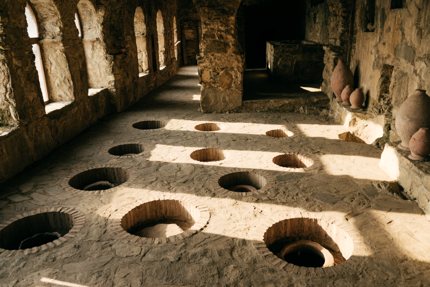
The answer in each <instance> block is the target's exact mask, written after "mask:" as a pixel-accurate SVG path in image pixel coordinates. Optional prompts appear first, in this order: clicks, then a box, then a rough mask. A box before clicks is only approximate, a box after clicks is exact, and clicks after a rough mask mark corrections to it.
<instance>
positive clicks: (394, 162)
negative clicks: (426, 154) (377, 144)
mask: <svg viewBox="0 0 430 287" xmlns="http://www.w3.org/2000/svg"><path fill="white" fill-rule="evenodd" d="M408 155H409V151H404V150H401V149H399V148H397V147H393V146H391V145H389V144H386V145H385V147H384V151H383V152H382V155H381V161H380V163H379V166H380V167H381V168H382V169H384V170H385V172H387V173H388V175H389V176H390V177H392V179H393V180H397V181H398V182H399V184H400V185H401V186H402V187H403V188H404V190H405V192H406V194H408V195H409V196H410V197H411V198H412V199H413V200H414V201H416V202H417V204H418V206H419V207H420V208H421V209H422V210H423V211H424V213H425V214H426V215H427V217H428V218H429V219H430V162H429V161H427V162H420V161H413V160H410V159H409V158H408Z"/></svg>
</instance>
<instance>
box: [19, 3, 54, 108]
mask: <svg viewBox="0 0 430 287" xmlns="http://www.w3.org/2000/svg"><path fill="white" fill-rule="evenodd" d="M25 18H26V19H27V34H28V37H29V38H30V40H31V44H32V50H33V54H34V57H35V60H34V64H35V66H36V70H37V75H38V77H39V85H40V90H41V92H42V97H43V101H44V102H45V103H48V102H49V95H48V86H47V83H46V76H45V67H44V66H43V59H42V51H41V49H40V45H39V40H40V38H39V25H38V23H37V18H36V14H35V13H34V11H33V8H31V6H30V4H28V3H27V5H26V6H25Z"/></svg>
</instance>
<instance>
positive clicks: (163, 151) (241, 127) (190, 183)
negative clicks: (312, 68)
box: [0, 67, 430, 286]
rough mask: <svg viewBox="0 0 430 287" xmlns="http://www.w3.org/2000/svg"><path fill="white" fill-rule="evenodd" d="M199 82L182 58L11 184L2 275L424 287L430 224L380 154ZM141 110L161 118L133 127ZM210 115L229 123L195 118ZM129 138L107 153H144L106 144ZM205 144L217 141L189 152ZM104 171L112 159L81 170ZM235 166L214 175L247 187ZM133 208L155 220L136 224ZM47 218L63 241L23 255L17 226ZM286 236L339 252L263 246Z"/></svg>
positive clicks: (428, 280) (46, 281) (10, 279)
mask: <svg viewBox="0 0 430 287" xmlns="http://www.w3.org/2000/svg"><path fill="white" fill-rule="evenodd" d="M199 90H200V87H199V85H198V76H197V70H196V69H195V68H191V67H188V68H183V69H181V70H180V72H179V74H178V75H177V76H176V77H175V78H174V79H173V80H172V81H170V82H169V83H167V84H166V85H165V86H164V87H162V88H161V89H159V90H157V91H156V92H154V93H152V94H151V95H149V96H148V98H147V101H145V102H142V103H140V104H139V105H136V106H135V107H134V108H133V109H132V110H129V111H127V112H124V113H121V114H118V115H115V116H112V117H110V118H106V119H105V120H103V121H101V122H100V123H98V124H97V125H96V126H94V127H92V128H90V129H89V130H87V131H86V132H84V133H83V134H82V135H80V136H79V137H77V138H76V139H75V140H73V141H72V142H71V143H69V144H67V145H65V146H63V147H61V148H59V149H58V150H57V151H55V152H54V153H52V154H51V155H50V156H48V157H47V158H46V159H45V160H44V161H43V162H40V163H38V164H36V165H35V166H33V167H32V168H30V169H29V170H28V171H26V172H24V173H22V174H21V175H19V176H18V177H16V178H15V179H13V180H11V181H10V182H8V183H7V184H4V185H2V186H1V193H0V194H1V195H0V196H1V197H0V244H1V247H2V248H6V247H7V248H9V249H12V250H6V249H0V286H429V285H430V232H429V230H430V222H429V221H427V220H426V218H425V216H424V215H423V214H422V211H421V210H420V209H419V208H418V207H417V205H416V204H415V203H414V202H412V201H409V200H405V199H402V197H401V196H399V195H398V193H399V190H398V189H397V187H396V185H394V184H388V183H387V182H388V181H389V180H390V179H389V178H388V176H387V175H385V173H384V172H383V171H382V170H381V169H380V168H379V167H378V163H379V158H380V154H381V151H380V150H378V149H376V148H374V147H372V146H369V145H366V144H362V143H354V142H345V141H341V140H339V138H338V134H340V133H342V132H345V131H346V128H345V127H343V126H341V125H336V124H334V123H332V122H331V121H329V120H328V119H327V118H325V117H323V116H318V115H304V114H293V113H274V112H272V113H263V112H262V113H235V114H202V113H200V112H199ZM142 121H155V122H143V123H140V124H137V125H136V126H137V127H140V128H152V129H137V128H134V127H133V124H135V123H138V122H142ZM202 123H212V125H205V126H203V127H204V128H206V129H211V128H212V129H214V128H215V127H217V128H219V130H218V131H198V130H196V129H195V128H194V127H195V126H196V125H198V124H202ZM214 124H216V125H214ZM156 127H162V128H159V129H155V128H156ZM270 130H281V131H283V132H284V134H285V135H286V136H285V137H270V136H267V135H266V132H267V131H270ZM273 133H274V134H275V135H279V134H282V132H279V131H277V132H273ZM121 144H134V145H132V146H128V147H122V148H117V149H116V150H114V151H113V153H119V154H121V153H126V154H128V153H130V152H139V151H142V150H143V152H141V153H139V154H135V155H132V156H130V155H128V156H115V155H112V154H110V153H109V152H108V151H109V150H110V149H111V148H112V147H115V146H117V145H121ZM204 148H213V149H211V150H209V151H199V152H195V151H196V150H200V149H204ZM115 151H116V152H115ZM118 151H119V152H118ZM111 152H112V150H111ZM193 152H195V153H193ZM192 153H193V157H194V158H196V159H200V160H211V159H222V158H224V159H223V160H218V161H205V162H201V161H197V160H193V159H192V158H191V157H190V155H191V154H192ZM277 156H280V157H278V158H277V160H275V162H277V163H280V164H283V165H290V167H282V166H279V165H276V164H275V163H274V162H273V158H275V157H277ZM294 166H296V167H297V168H293V167H294ZM94 168H107V169H97V170H95V171H90V172H87V173H84V174H80V173H82V172H85V171H86V170H91V169H94ZM236 172H245V173H241V174H239V175H233V176H229V177H226V178H223V180H221V181H220V182H221V183H222V184H223V185H225V186H227V187H230V188H232V187H234V188H233V189H236V190H239V191H244V190H250V191H249V192H237V191H230V190H228V189H224V188H222V187H221V186H220V185H219V182H218V181H219V180H220V178H221V177H223V176H225V175H227V174H230V173H236ZM78 174H79V175H78ZM76 175H78V177H75V176H76ZM106 178H107V179H106ZM121 182H123V183H122V184H120V185H117V186H116V187H114V188H110V189H107V188H108V187H110V186H109V185H116V184H119V183H121ZM70 183H71V184H72V185H73V186H74V187H77V188H81V189H82V188H85V189H92V190H80V189H77V188H74V187H72V186H71V185H70ZM250 185H251V187H250ZM252 186H253V187H252ZM100 189H101V190H100ZM400 195H401V194H400ZM161 200H163V201H161ZM145 203H146V205H143V207H141V208H137V209H134V210H133V208H135V207H137V206H140V205H141V204H145ZM42 212H48V213H50V214H51V215H52V214H54V215H52V216H47V217H46V218H45V217H40V216H39V217H37V214H40V213H42ZM129 212H130V213H129ZM139 216H145V218H146V219H148V220H149V221H150V224H148V225H147V226H137V225H139V224H137V223H138V221H139ZM20 218H23V219H22V220H21V221H19V222H18V223H16V221H14V220H19V219H20ZM306 218H310V219H309V220H307V219H306ZM311 219H314V220H311ZM26 220H27V221H26ZM157 220H158V221H157ZM163 220H164V221H163ZM283 220H286V221H284V222H283V223H281V224H278V225H275V226H274V225H273V224H275V223H277V222H279V221H283ZM136 222H137V223H136ZM156 223H163V225H159V226H158V227H157V226H152V225H154V224H156ZM175 223H176V224H177V225H179V226H180V227H181V229H178V226H177V225H176V224H175ZM284 223H285V224H284ZM136 224H137V225H136ZM172 224H173V225H172ZM40 226H48V227H53V226H56V227H58V228H57V229H58V230H47V231H49V232H50V234H48V235H49V236H55V234H51V233H53V232H57V233H60V235H63V234H64V236H63V237H60V239H57V240H55V241H53V242H51V243H48V244H44V245H42V246H39V247H34V248H27V249H23V250H14V249H17V247H16V246H19V245H22V244H25V242H24V241H22V238H20V233H21V234H22V233H25V232H27V231H28V230H31V229H34V228H36V229H37V227H40ZM271 226H272V228H270V227H271ZM123 227H125V228H126V229H129V227H130V228H131V227H133V228H135V229H136V230H134V232H135V234H136V233H137V234H140V235H142V234H156V236H157V237H158V236H161V235H162V234H163V233H164V234H167V236H169V235H172V236H170V237H167V238H155V239H154V238H148V237H140V236H136V235H131V234H130V233H128V232H126V231H125V230H124V228H123ZM141 228H143V229H145V228H146V229H145V230H140V229H141ZM269 228H270V230H269V232H268V233H266V236H264V235H265V232H266V230H267V229H269ZM48 229H49V228H48ZM138 229H139V230H138ZM182 229H184V230H186V231H185V232H182ZM45 231H46V230H45ZM129 231H130V230H129ZM130 232H131V231H130ZM57 233H56V234H57ZM278 234H280V237H279V238H280V239H282V238H281V237H282V235H286V234H287V235H288V236H289V239H288V240H291V241H294V240H303V239H304V240H312V241H314V242H317V243H319V244H321V245H322V246H323V247H325V248H326V249H328V250H330V251H331V252H332V253H333V254H335V253H336V252H337V253H338V255H339V254H340V253H341V255H339V256H340V257H343V259H342V260H340V259H339V260H340V261H339V260H338V259H336V258H337V257H336V256H337V255H336V256H334V257H335V262H336V263H335V264H336V265H335V266H334V267H327V268H320V267H315V268H314V267H298V266H296V265H293V264H287V262H286V261H283V260H281V259H279V258H278V257H277V256H275V255H274V254H273V253H272V252H271V250H275V249H276V248H275V247H273V246H269V247H270V248H271V249H270V250H269V249H268V248H267V247H266V244H265V242H268V243H273V241H276V240H277V236H278ZM45 235H46V234H45ZM48 235H46V236H48ZM1 237H3V238H1ZM284 237H285V236H284ZM279 238H278V239H279ZM33 239H34V238H33ZM264 239H266V241H264ZM16 241H18V242H16ZM12 243H13V244H15V245H16V246H15V247H10V246H11V244H12ZM336 250H337V251H336ZM278 251H279V250H278ZM339 252H340V253H339ZM342 261H344V262H342Z"/></svg>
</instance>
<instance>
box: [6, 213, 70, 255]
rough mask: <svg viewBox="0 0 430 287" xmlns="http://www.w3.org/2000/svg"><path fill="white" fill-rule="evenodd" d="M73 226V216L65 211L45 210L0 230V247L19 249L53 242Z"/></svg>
mask: <svg viewBox="0 0 430 287" xmlns="http://www.w3.org/2000/svg"><path fill="white" fill-rule="evenodd" d="M72 227H73V217H72V216H71V215H70V214H67V213H64V212H44V213H39V214H35V215H31V216H27V217H24V218H21V219H18V220H16V221H14V222H12V223H11V224H9V225H7V226H6V227H5V228H3V229H2V230H0V248H3V249H7V250H19V249H27V248H33V247H37V246H41V245H44V244H46V243H49V242H52V241H54V240H56V239H58V238H60V237H62V236H64V235H66V234H67V233H68V232H69V231H70V229H72Z"/></svg>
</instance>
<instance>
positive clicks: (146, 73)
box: [139, 72, 149, 78]
mask: <svg viewBox="0 0 430 287" xmlns="http://www.w3.org/2000/svg"><path fill="white" fill-rule="evenodd" d="M148 75H149V72H145V73H139V78H143V77H146V76H148Z"/></svg>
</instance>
